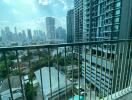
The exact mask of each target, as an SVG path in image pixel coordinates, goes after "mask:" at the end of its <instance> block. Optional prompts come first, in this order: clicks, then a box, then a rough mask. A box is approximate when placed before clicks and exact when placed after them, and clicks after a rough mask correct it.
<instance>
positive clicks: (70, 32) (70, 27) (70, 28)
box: [66, 9, 74, 43]
mask: <svg viewBox="0 0 132 100" xmlns="http://www.w3.org/2000/svg"><path fill="white" fill-rule="evenodd" d="M66 19H67V43H73V42H74V9H71V10H69V11H68V12H67V17H66Z"/></svg>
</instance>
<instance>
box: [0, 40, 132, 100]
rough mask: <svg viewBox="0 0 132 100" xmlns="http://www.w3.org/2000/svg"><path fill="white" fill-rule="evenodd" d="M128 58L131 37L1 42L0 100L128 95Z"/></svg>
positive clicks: (120, 99) (131, 66)
mask: <svg viewBox="0 0 132 100" xmlns="http://www.w3.org/2000/svg"><path fill="white" fill-rule="evenodd" d="M75 49H78V52H77V53H75ZM131 62H132V40H110V41H100V42H98V41H96V42H84V43H72V44H50V45H30V46H17V47H1V48H0V100H29V99H30V100H99V99H104V100H105V99H107V100H115V99H116V100H124V98H128V99H127V100H130V97H131V91H132V82H131V81H132V80H131V79H132V78H131V72H132V63H131Z"/></svg>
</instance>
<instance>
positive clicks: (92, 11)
mask: <svg viewBox="0 0 132 100" xmlns="http://www.w3.org/2000/svg"><path fill="white" fill-rule="evenodd" d="M131 10H132V1H131V0H126V1H124V0H94V1H93V0H84V1H83V41H85V42H87V41H102V40H117V39H124V38H129V37H131V36H132V35H131V34H130V33H131V29H132V28H131V27H132V24H131V22H132V17H131V16H132V14H131V13H130V12H131ZM127 47H128V46H127ZM89 48H90V47H86V51H87V53H86V54H87V55H86V56H87V57H86V79H87V80H88V81H89V82H90V83H92V84H93V85H94V86H95V87H96V88H98V90H100V91H101V92H102V93H104V94H110V92H112V93H113V92H115V88H116V89H117V90H118V89H119V85H120V84H119V83H122V80H118V81H117V77H118V74H117V73H121V72H119V71H117V70H120V69H121V68H120V67H119V68H118V69H117V63H115V64H114V63H113V59H114V57H115V56H117V55H121V53H118V50H119V49H120V48H119V49H117V48H116V49H115V44H113V45H112V47H110V46H109V44H107V45H106V44H104V45H103V50H102V47H98V50H97V48H96V47H94V46H93V47H92V48H91V51H90V49H89ZM111 48H112V51H110V49H111ZM96 50H97V56H96ZM121 52H122V50H121ZM91 55H92V56H91ZM110 55H112V59H111V60H110ZM82 57H83V61H82V75H83V76H84V73H85V68H84V66H85V62H84V59H85V58H84V57H85V55H84V51H83V53H82ZM102 58H104V59H103V60H101V59H102ZM97 59H98V61H97ZM116 60H117V61H118V59H116ZM106 62H107V65H106ZM120 62H121V61H120ZM118 65H119V64H118ZM123 65H124V64H123ZM124 67H126V68H128V67H127V66H124ZM96 68H97V69H96ZM90 70H91V71H90ZM95 70H96V71H95ZM112 73H114V74H112ZM100 75H101V76H100ZM112 75H114V76H112ZM95 77H96V80H95ZM112 77H114V78H113V79H112ZM122 77H124V76H122ZM95 81H96V82H95ZM112 83H113V84H116V85H113V86H112Z"/></svg>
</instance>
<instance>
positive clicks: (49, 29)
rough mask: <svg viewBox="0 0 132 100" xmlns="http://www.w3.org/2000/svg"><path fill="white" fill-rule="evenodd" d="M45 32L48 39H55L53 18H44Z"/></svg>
mask: <svg viewBox="0 0 132 100" xmlns="http://www.w3.org/2000/svg"><path fill="white" fill-rule="evenodd" d="M46 30H47V37H48V39H55V18H53V17H46Z"/></svg>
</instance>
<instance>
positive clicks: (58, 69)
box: [57, 47, 60, 100]
mask: <svg viewBox="0 0 132 100" xmlns="http://www.w3.org/2000/svg"><path fill="white" fill-rule="evenodd" d="M58 59H59V54H58V47H57V74H58V90H59V96H58V100H60V78H59V71H60V68H59V61H58Z"/></svg>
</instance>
